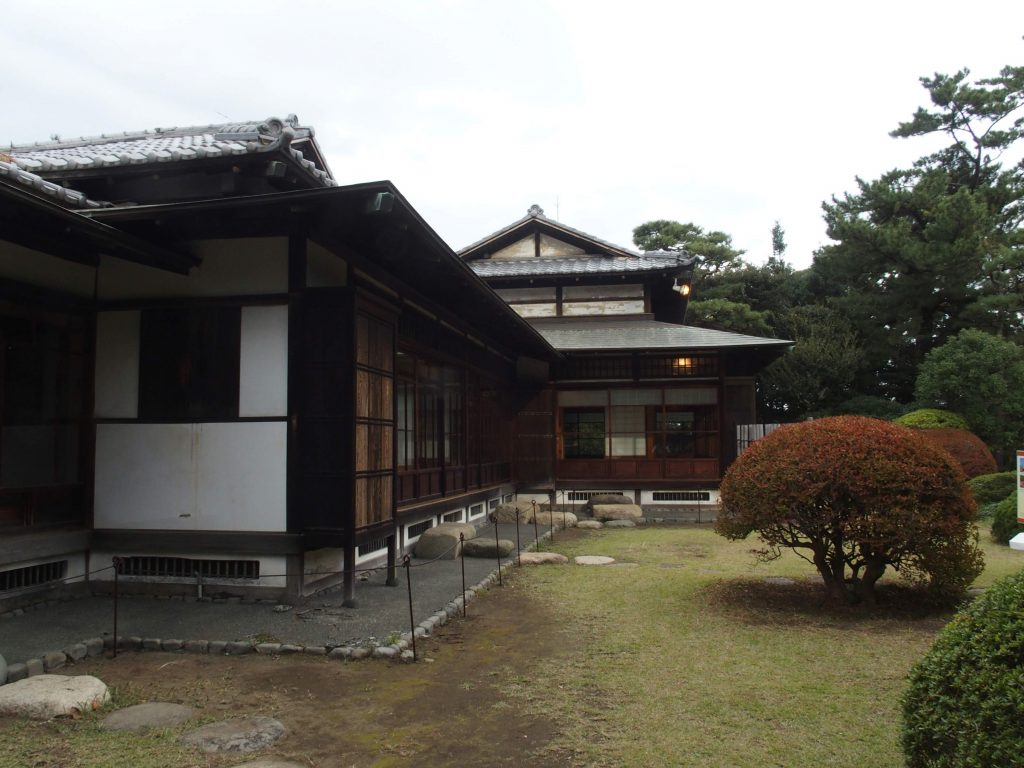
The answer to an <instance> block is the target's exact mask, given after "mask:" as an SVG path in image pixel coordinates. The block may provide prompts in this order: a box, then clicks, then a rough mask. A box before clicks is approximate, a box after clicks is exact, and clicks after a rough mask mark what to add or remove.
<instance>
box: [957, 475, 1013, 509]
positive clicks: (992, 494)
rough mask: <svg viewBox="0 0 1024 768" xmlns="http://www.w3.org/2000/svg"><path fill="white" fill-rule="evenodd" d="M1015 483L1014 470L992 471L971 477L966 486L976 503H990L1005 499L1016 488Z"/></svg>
mask: <svg viewBox="0 0 1024 768" xmlns="http://www.w3.org/2000/svg"><path fill="white" fill-rule="evenodd" d="M1016 484H1017V473H1016V472H993V473H991V474H988V475H978V476H977V477H972V478H971V479H970V480H969V481H968V483H967V486H968V487H969V488H970V489H971V495H972V496H973V497H974V500H975V501H976V502H978V504H990V503H992V502H993V501H1002V500H1003V499H1005V498H1006V497H1007V495H1008V494H1010V493H1011V492H1012V491H1013V490H1014V489H1015V488H1016Z"/></svg>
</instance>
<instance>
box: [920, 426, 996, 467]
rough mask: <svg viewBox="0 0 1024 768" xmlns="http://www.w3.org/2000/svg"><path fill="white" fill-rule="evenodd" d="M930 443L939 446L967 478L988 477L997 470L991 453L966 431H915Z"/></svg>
mask: <svg viewBox="0 0 1024 768" xmlns="http://www.w3.org/2000/svg"><path fill="white" fill-rule="evenodd" d="M914 431H915V432H917V433H918V434H919V435H921V437H923V438H924V439H925V440H927V441H928V442H930V443H935V444H936V445H939V446H941V447H942V448H944V449H945V450H946V451H948V452H949V455H950V456H952V457H953V458H954V459H955V460H956V461H957V463H958V464H959V465H960V466H961V468H963V470H964V474H965V475H967V477H977V476H978V475H989V474H991V473H993V472H995V471H996V469H998V467H997V466H996V459H995V457H994V456H993V455H992V451H990V450H989V449H988V446H987V445H985V443H984V441H983V440H982V439H981V438H980V437H978V436H977V435H976V434H974V433H973V432H969V431H967V430H966V429H955V428H953V427H942V428H940V429H915V430H914Z"/></svg>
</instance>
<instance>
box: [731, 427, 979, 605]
mask: <svg viewBox="0 0 1024 768" xmlns="http://www.w3.org/2000/svg"><path fill="white" fill-rule="evenodd" d="M721 494H722V509H721V512H720V513H719V515H718V520H717V522H716V523H715V530H716V531H717V532H718V533H720V534H721V535H723V536H725V537H727V538H730V539H742V538H746V537H747V536H748V535H749V534H751V533H755V532H756V533H757V534H758V535H759V537H760V538H761V540H762V541H763V542H764V544H765V548H764V549H762V550H761V551H760V552H759V553H758V556H759V558H760V559H763V560H771V559H774V558H776V557H778V556H779V555H780V554H781V551H782V549H783V548H792V549H794V550H795V551H796V552H797V553H798V554H800V555H801V556H803V557H805V558H806V559H807V560H810V561H811V562H812V563H814V565H815V567H816V568H817V569H818V572H819V573H820V574H821V577H822V580H823V581H824V582H825V587H826V589H827V590H828V592H829V594H830V595H831V596H832V597H833V598H834V599H837V600H841V601H844V602H857V601H865V602H874V599H875V594H874V586H875V583H876V582H877V581H878V579H879V578H880V577H881V576H882V574H883V573H884V572H885V569H886V568H887V567H888V566H892V567H893V568H895V569H897V570H899V571H901V572H903V573H904V574H905V575H907V576H908V577H910V578H912V579H915V580H919V581H924V582H927V583H928V584H929V585H930V587H932V588H933V590H935V592H936V593H937V594H939V595H941V596H944V597H949V596H954V595H956V594H958V593H961V592H962V591H963V589H964V588H965V587H966V586H967V585H968V584H970V582H971V581H972V580H973V579H974V577H975V576H977V574H978V573H980V572H981V567H982V558H981V552H980V550H979V549H978V546H977V538H978V537H977V532H976V531H975V529H974V526H973V525H972V524H971V523H972V521H973V520H974V518H975V515H976V513H977V510H976V507H975V504H974V500H973V499H972V498H971V495H970V492H969V490H968V488H967V483H966V478H965V477H964V473H963V470H962V469H961V468H960V467H959V465H958V464H957V463H956V462H954V461H953V459H952V458H951V457H950V455H949V453H947V452H946V451H944V450H942V449H941V448H939V447H938V446H936V445H933V444H932V443H930V442H928V441H927V440H925V439H924V438H923V437H922V436H921V435H919V434H917V433H915V432H914V431H913V430H910V429H908V428H906V427H901V426H899V425H896V424H891V423H888V422H884V421H879V420H877V419H869V418H865V417H862V416H835V417H832V418H827V419H819V420H816V421H808V422H803V423H800V424H790V425H788V426H785V427H782V428H781V429H777V430H776V431H774V432H772V433H771V434H769V435H767V436H766V437H764V438H762V439H761V440H758V441H757V442H756V443H754V444H753V445H752V446H750V448H748V449H747V450H746V452H744V453H743V455H741V456H740V457H739V458H738V459H737V460H736V461H735V462H734V463H733V465H732V466H731V467H730V468H729V471H728V472H727V473H726V476H725V478H724V479H723V481H722V487H721Z"/></svg>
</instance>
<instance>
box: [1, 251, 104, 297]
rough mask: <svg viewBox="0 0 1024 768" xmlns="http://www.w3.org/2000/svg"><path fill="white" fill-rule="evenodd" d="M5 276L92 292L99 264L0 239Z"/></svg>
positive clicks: (58, 288)
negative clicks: (50, 254)
mask: <svg viewBox="0 0 1024 768" xmlns="http://www.w3.org/2000/svg"><path fill="white" fill-rule="evenodd" d="M0 264H2V265H3V277H4V278H5V279H8V280H17V281H18V282H21V283H27V284H28V285H36V286H39V287H41V288H49V289H51V290H54V291H61V292H63V293H72V294H74V295H76V296H92V293H93V289H94V287H95V282H96V268H95V267H90V266H87V265H85V264H78V263H76V262H74V261H68V260H66V259H58V258H57V257H56V256H49V255H47V254H45V253H40V252H39V251H33V250H32V249H30V248H23V247H22V246H20V245H15V244H14V243H8V242H0Z"/></svg>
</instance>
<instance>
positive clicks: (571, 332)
mask: <svg viewBox="0 0 1024 768" xmlns="http://www.w3.org/2000/svg"><path fill="white" fill-rule="evenodd" d="M530 324H531V325H533V327H534V328H536V329H537V331H538V332H539V333H540V335H541V336H543V337H544V338H545V339H546V340H547V342H548V343H549V344H550V345H551V346H552V347H554V348H555V349H557V350H558V351H559V352H582V351H593V352H596V351H614V350H642V349H726V348H740V347H779V346H784V345H791V344H792V343H793V342H791V341H787V340H786V339H769V338H764V337H761V336H747V335H746V334H742V333H730V332H728V331H715V330H712V329H710V328H696V327H694V326H691V325H675V324H673V323H662V322H659V321H657V320H653V319H651V318H650V316H649V315H633V316H626V317H623V316H620V317H615V318H612V317H609V316H604V317H579V318H577V317H569V318H566V317H563V318H538V319H536V320H532V319H531V320H530Z"/></svg>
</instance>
